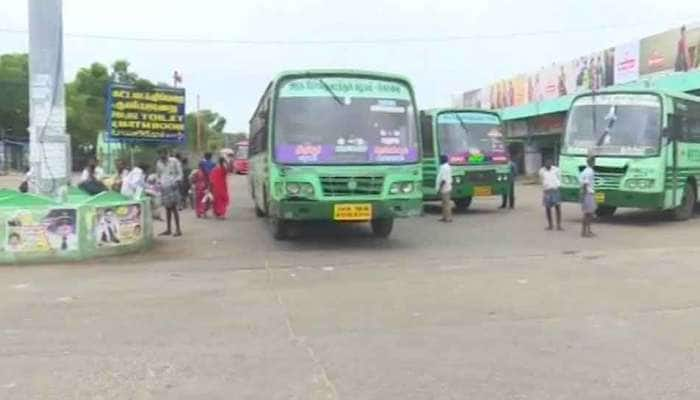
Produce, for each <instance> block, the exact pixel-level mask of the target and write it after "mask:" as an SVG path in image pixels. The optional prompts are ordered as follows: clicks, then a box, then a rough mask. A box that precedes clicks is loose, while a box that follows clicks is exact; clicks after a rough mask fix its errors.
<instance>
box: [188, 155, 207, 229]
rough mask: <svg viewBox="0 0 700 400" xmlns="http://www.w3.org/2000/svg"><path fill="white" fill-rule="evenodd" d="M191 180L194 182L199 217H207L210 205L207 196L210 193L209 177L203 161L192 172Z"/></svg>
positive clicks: (195, 201) (196, 210)
mask: <svg viewBox="0 0 700 400" xmlns="http://www.w3.org/2000/svg"><path fill="white" fill-rule="evenodd" d="M190 182H192V188H193V189H194V206H195V207H194V208H195V212H196V213H197V218H206V216H207V211H208V210H209V206H210V201H209V199H208V196H207V195H208V194H209V177H208V176H207V171H206V166H205V165H204V164H203V163H199V168H198V169H197V170H196V171H194V172H193V173H192V176H191V177H190Z"/></svg>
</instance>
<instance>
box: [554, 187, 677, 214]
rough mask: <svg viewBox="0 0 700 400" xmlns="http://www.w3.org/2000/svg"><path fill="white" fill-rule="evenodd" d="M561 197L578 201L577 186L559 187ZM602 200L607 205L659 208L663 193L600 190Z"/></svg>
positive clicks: (661, 204) (662, 201)
mask: <svg viewBox="0 0 700 400" xmlns="http://www.w3.org/2000/svg"><path fill="white" fill-rule="evenodd" d="M560 192H561V199H562V200H563V201H567V202H574V203H577V202H579V201H580V197H579V189H578V188H561V189H560ZM598 193H602V195H603V198H604V200H603V202H602V203H600V204H599V205H603V206H608V207H631V208H646V209H660V208H663V207H664V193H648V192H631V191H625V190H602V191H598Z"/></svg>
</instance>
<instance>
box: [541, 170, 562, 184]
mask: <svg viewBox="0 0 700 400" xmlns="http://www.w3.org/2000/svg"><path fill="white" fill-rule="evenodd" d="M540 182H542V189H544V190H556V189H559V187H560V186H561V173H560V172H559V168H557V167H555V166H554V165H552V166H551V167H550V168H549V169H547V168H545V167H542V168H540Z"/></svg>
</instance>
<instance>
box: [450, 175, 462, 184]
mask: <svg viewBox="0 0 700 400" xmlns="http://www.w3.org/2000/svg"><path fill="white" fill-rule="evenodd" d="M452 180H453V181H454V183H456V184H458V185H459V184H460V183H462V177H461V176H455V177H453V178H452Z"/></svg>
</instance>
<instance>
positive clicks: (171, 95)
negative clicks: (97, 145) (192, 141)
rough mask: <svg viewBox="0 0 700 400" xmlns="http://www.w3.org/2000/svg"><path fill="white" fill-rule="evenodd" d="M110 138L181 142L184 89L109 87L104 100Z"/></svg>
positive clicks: (183, 123) (183, 122) (183, 133)
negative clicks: (106, 97)
mask: <svg viewBox="0 0 700 400" xmlns="http://www.w3.org/2000/svg"><path fill="white" fill-rule="evenodd" d="M107 100H108V101H107V116H108V120H107V125H108V126H107V132H108V133H109V137H110V139H113V140H122V141H132V142H141V141H144V142H178V143H179V142H182V141H184V139H185V89H177V88H149V89H140V88H136V87H134V86H125V85H112V86H110V88H109V93H108V99H107Z"/></svg>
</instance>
